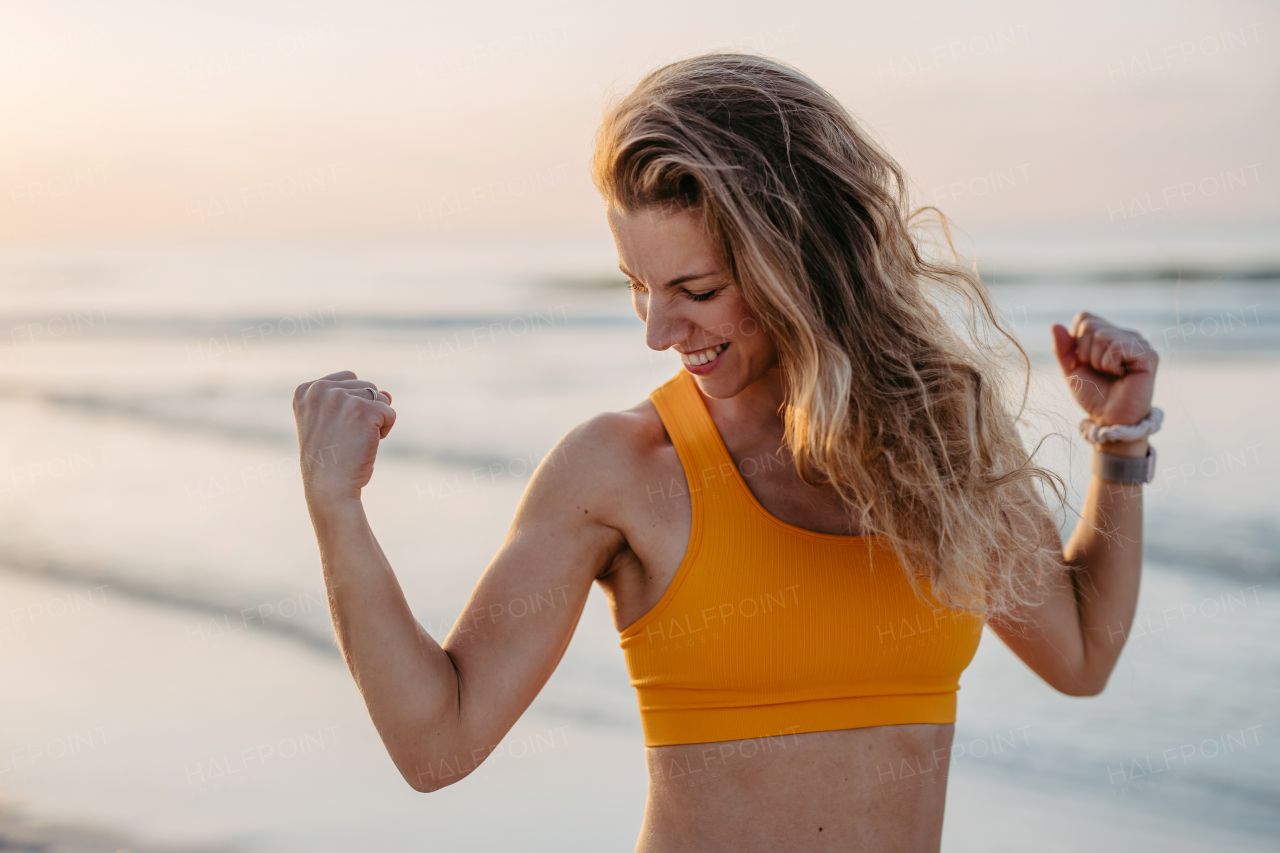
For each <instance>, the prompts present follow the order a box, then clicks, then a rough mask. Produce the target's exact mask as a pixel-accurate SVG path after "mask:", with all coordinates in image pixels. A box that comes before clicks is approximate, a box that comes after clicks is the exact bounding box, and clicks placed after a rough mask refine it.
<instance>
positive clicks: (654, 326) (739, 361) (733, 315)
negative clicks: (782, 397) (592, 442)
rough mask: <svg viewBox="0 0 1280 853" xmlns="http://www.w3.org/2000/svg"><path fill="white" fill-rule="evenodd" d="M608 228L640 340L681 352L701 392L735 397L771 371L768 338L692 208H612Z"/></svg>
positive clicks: (772, 359) (774, 362)
mask: <svg viewBox="0 0 1280 853" xmlns="http://www.w3.org/2000/svg"><path fill="white" fill-rule="evenodd" d="M609 227H610V228H611V229H612V230H613V239H614V242H616V243H617V245H618V259H619V261H620V264H619V268H620V269H621V270H622V272H623V274H624V275H626V276H627V278H628V279H630V280H631V300H632V304H633V305H634V306H635V309H636V314H638V315H639V316H640V319H641V320H643V321H644V326H645V343H647V344H648V345H649V348H650V349H654V350H665V349H670V348H674V349H675V350H676V351H677V352H679V353H680V359H681V361H683V362H684V369H685V370H687V371H689V372H690V373H692V374H693V375H694V376H695V377H696V378H697V382H698V387H699V388H701V389H702V392H703V393H704V394H706V395H707V396H708V397H715V398H717V399H726V398H728V397H733V396H735V395H737V394H738V393H739V392H741V391H742V390H743V389H744V388H746V387H747V386H748V385H750V384H752V383H753V382H756V381H758V380H759V379H761V378H762V377H763V376H764V375H765V374H766V373H768V372H769V371H770V370H771V369H773V368H774V367H776V366H777V352H776V351H775V349H774V346H773V341H771V340H770V339H769V336H768V335H766V334H765V332H764V330H763V329H762V328H761V326H760V324H759V323H758V322H757V321H756V319H755V318H754V317H753V316H752V315H751V312H750V311H749V310H748V308H747V305H746V303H745V302H744V301H743V299H742V294H741V293H740V292H739V290H738V285H737V284H735V283H734V282H733V281H732V280H730V278H729V276H728V275H727V274H726V273H725V271H724V269H723V267H722V265H721V263H720V261H719V260H718V259H717V257H716V252H715V249H714V247H713V246H712V244H711V240H710V238H709V237H708V236H707V233H706V231H705V230H704V229H703V227H702V224H701V222H700V221H699V219H698V217H697V215H696V211H695V212H688V211H686V212H680V213H675V214H660V213H658V212H655V211H654V210H653V209H646V210H637V211H631V212H626V213H624V212H622V211H620V210H617V209H616V208H611V209H610V210H609Z"/></svg>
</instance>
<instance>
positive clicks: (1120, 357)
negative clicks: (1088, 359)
mask: <svg viewBox="0 0 1280 853" xmlns="http://www.w3.org/2000/svg"><path fill="white" fill-rule="evenodd" d="M1127 349H1128V347H1127V345H1126V342H1125V341H1123V340H1114V341H1112V342H1111V343H1110V344H1108V345H1107V347H1106V349H1104V350H1103V351H1102V355H1101V357H1100V358H1099V360H1098V370H1100V371H1102V372H1103V373H1110V374H1111V375H1112V376H1124V375H1125V374H1126V373H1128V372H1129V371H1128V368H1126V366H1125V364H1126V362H1125V355H1126V353H1127Z"/></svg>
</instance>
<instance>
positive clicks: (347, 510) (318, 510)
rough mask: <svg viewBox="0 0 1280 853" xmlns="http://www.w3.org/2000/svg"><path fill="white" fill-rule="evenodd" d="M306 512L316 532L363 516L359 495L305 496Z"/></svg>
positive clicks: (362, 505) (362, 506)
mask: <svg viewBox="0 0 1280 853" xmlns="http://www.w3.org/2000/svg"><path fill="white" fill-rule="evenodd" d="M307 511H308V512H309V513H310V514H311V523H312V524H313V525H314V526H315V528H316V531H317V532H320V530H321V529H322V528H326V527H330V526H332V525H334V524H340V523H341V522H343V521H344V520H348V519H351V518H353V517H359V516H363V515H364V504H363V503H362V502H361V500H360V496H359V495H354V496H353V495H314V494H308V495H307Z"/></svg>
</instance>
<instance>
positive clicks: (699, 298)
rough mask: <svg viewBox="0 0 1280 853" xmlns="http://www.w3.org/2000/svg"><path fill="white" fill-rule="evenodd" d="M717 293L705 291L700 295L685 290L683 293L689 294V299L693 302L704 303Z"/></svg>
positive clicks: (715, 291)
mask: <svg viewBox="0 0 1280 853" xmlns="http://www.w3.org/2000/svg"><path fill="white" fill-rule="evenodd" d="M718 292H719V291H718V290H705V291H703V292H702V293H690V292H689V291H687V290H686V291H685V293H687V294H689V298H690V299H692V300H693V301H694V302H706V301H707V300H708V299H710V298H711V297H713V296H715V295H716V294H717V293H718Z"/></svg>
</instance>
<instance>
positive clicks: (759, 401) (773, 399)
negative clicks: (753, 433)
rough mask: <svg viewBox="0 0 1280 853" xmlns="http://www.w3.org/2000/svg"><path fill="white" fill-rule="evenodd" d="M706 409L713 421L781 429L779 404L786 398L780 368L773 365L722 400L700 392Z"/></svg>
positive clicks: (773, 430) (776, 430)
mask: <svg viewBox="0 0 1280 853" xmlns="http://www.w3.org/2000/svg"><path fill="white" fill-rule="evenodd" d="M702 396H703V399H704V400H705V401H706V403H707V408H708V410H709V411H712V412H714V413H715V415H716V420H717V421H721V420H723V421H724V422H727V423H734V424H750V425H752V426H755V427H757V428H760V427H763V428H765V429H767V430H768V431H770V432H777V433H779V434H780V433H781V431H782V404H783V402H784V401H785V400H786V383H785V381H784V379H783V375H782V368H781V367H774V368H772V369H770V370H769V371H767V372H766V373H765V374H764V375H763V376H761V377H760V378H759V379H757V380H756V381H755V382H752V383H751V384H750V385H748V386H747V387H745V388H743V389H742V390H741V391H739V392H738V393H737V394H734V395H733V396H732V397H725V398H723V399H719V398H714V397H708V396H707V395H706V394H703V395H702Z"/></svg>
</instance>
